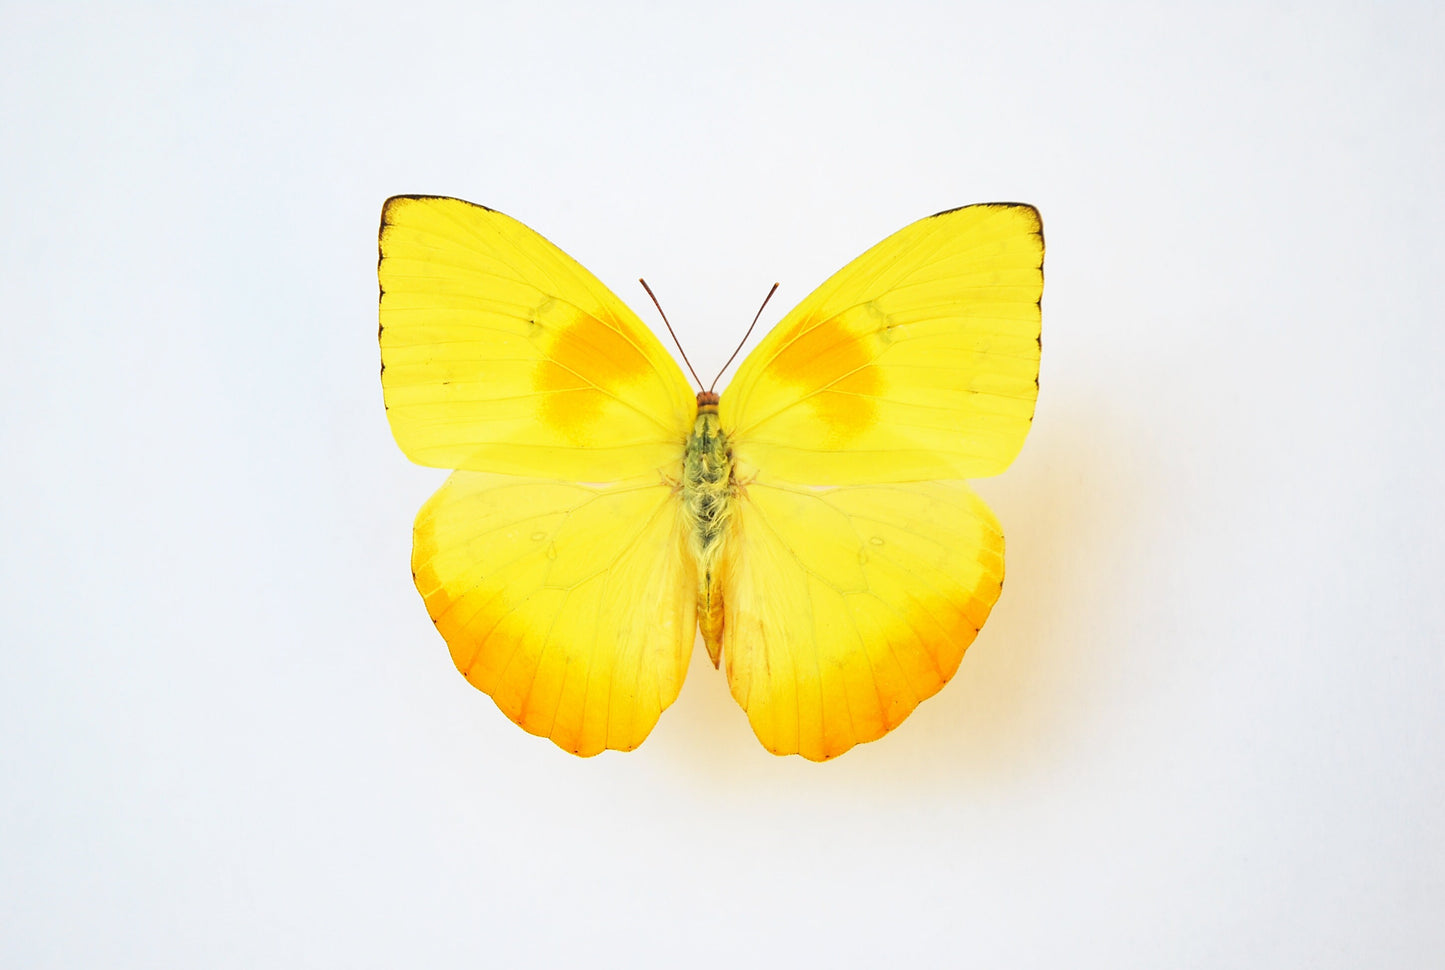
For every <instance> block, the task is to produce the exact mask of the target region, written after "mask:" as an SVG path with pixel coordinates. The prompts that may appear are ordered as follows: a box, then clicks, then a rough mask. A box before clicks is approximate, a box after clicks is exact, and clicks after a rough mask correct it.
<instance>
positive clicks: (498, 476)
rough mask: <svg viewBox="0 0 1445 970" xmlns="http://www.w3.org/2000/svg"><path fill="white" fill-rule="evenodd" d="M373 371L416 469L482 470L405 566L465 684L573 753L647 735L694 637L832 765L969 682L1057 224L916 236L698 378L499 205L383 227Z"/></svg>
mask: <svg viewBox="0 0 1445 970" xmlns="http://www.w3.org/2000/svg"><path fill="white" fill-rule="evenodd" d="M380 252H381V255H380V262H379V265H378V276H379V279H380V283H381V360H382V375H381V383H382V388H383V391H384V394H385V399H386V408H387V417H388V419H389V420H390V422H391V430H392V433H393V434H394V435H395V436H396V440H397V443H398V444H399V445H400V446H401V448H402V450H403V451H404V452H406V455H407V457H408V458H410V459H411V460H412V461H414V462H417V463H419V464H422V465H432V466H435V467H439V468H453V469H459V471H456V472H454V473H453V474H452V476H451V477H450V478H449V479H447V482H446V484H445V485H443V486H442V487H441V489H439V490H438V491H437V493H436V494H435V495H433V496H432V497H431V499H429V500H428V501H427V503H426V504H425V505H424V506H423V507H422V509H421V512H420V513H418V515H417V518H416V526H415V535H414V547H413V553H412V572H413V575H414V576H415V579H416V586H417V589H418V590H419V591H420V592H421V594H422V597H423V598H424V599H425V601H426V607H427V611H428V612H429V613H430V614H431V617H432V620H433V621H434V622H435V623H436V626H437V629H438V630H439V631H441V634H442V636H443V637H444V638H445V639H446V642H447V644H448V646H449V647H450V648H451V654H452V659H453V660H454V661H455V662H456V665H457V669H459V670H460V671H461V672H462V674H463V676H465V677H466V678H467V680H469V681H470V682H471V683H472V684H473V685H475V686H476V687H477V688H479V689H480V690H483V691H485V692H486V693H488V694H490V695H491V697H492V699H493V700H494V701H496V703H497V706H498V707H500V708H501V709H502V712H503V713H505V714H506V715H507V716H508V717H510V718H511V719H512V720H513V721H515V722H516V723H517V724H519V725H521V726H522V727H523V728H524V729H525V730H527V731H529V732H531V733H532V734H536V735H540V736H542V737H546V738H550V739H551V740H552V741H553V742H555V743H556V744H557V745H559V746H561V747H562V748H564V749H566V750H567V751H571V752H573V753H574V754H579V755H593V754H596V753H597V752H599V751H601V750H603V749H604V748H614V749H618V750H623V751H627V750H631V749H632V748H635V747H637V745H639V744H641V743H642V741H643V739H645V738H646V737H647V735H648V732H649V731H651V730H652V727H653V725H654V724H656V723H657V719H658V716H659V715H660V714H661V713H662V711H663V709H664V708H666V707H667V706H668V705H669V704H671V703H672V702H673V700H674V699H675V698H676V697H677V694H678V691H679V690H680V689H681V687H682V680H683V676H684V675H685V674H686V672H687V667H688V660H689V657H690V656H691V654H692V649H693V642H694V640H695V638H696V635H697V631H698V628H699V627H701V630H702V634H703V638H704V640H705V642H706V645H707V650H708V655H709V656H710V657H711V658H712V662H713V665H714V666H716V665H717V664H718V662H719V658H721V659H722V661H723V663H724V667H725V669H726V671H727V678H728V685H729V687H730V688H731V690H732V695H733V697H734V698H736V700H737V702H738V703H739V704H740V705H741V706H742V708H743V710H744V711H746V712H747V717H748V721H749V722H750V723H751V725H752V728H753V731H754V732H755V733H756V734H757V736H758V740H759V741H761V742H762V743H763V745H764V746H765V747H766V748H767V749H768V750H769V751H772V752H774V753H776V754H795V753H796V754H801V755H803V757H805V758H810V759H813V760H818V761H821V760H824V759H827V758H832V757H834V756H836V755H839V754H842V753H843V752H844V751H847V750H848V749H849V748H851V747H853V745H855V744H858V743H859V742H862V741H872V740H874V739H876V738H879V737H881V736H882V735H883V734H885V733H886V732H888V731H889V730H891V729H893V728H894V727H897V726H898V724H899V723H900V722H901V721H902V720H903V719H904V718H905V717H907V716H908V714H909V713H910V712H911V711H912V710H913V709H914V708H915V707H916V706H917V705H918V703H919V701H921V700H923V699H924V698H927V697H930V696H932V695H933V694H934V693H936V692H937V691H938V690H939V688H941V687H942V686H943V685H944V683H945V682H946V681H947V680H948V679H949V678H950V677H951V676H953V673H954V671H955V670H957V669H958V665H959V661H960V660H962V658H963V652H964V650H965V649H966V648H967V647H968V645H969V644H970V643H971V642H972V641H973V638H974V636H975V635H976V634H977V632H978V630H979V628H980V627H981V626H982V625H983V622H984V620H985V619H986V618H987V617H988V613H989V610H990V609H991V608H992V606H993V604H994V601H995V600H996V599H997V598H998V594H999V589H1000V587H1001V584H1002V582H1003V550H1004V544H1003V534H1002V532H1001V530H1000V528H999V524H998V521H997V520H996V519H995V518H994V516H993V513H992V512H990V511H989V509H988V506H986V505H985V504H984V503H983V502H982V500H980V499H979V498H978V496H976V495H975V494H974V493H973V492H972V490H970V489H969V487H968V486H967V485H966V484H964V482H963V481H962V479H965V478H978V477H983V476H988V475H995V474H997V473H999V472H1001V471H1003V470H1004V468H1006V467H1007V466H1008V465H1009V463H1010V462H1011V461H1012V460H1013V458H1014V456H1015V455H1016V454H1018V451H1019V449H1020V448H1021V447H1022V445H1023V440H1024V436H1025V435H1026V434H1027V433H1028V429H1029V424H1030V422H1031V421H1032V419H1033V412H1034V401H1035V399H1036V397H1037V396H1038V369H1039V347H1040V342H1039V333H1040V330H1039V320H1040V314H1039V299H1040V296H1041V295H1042V292H1043V256H1044V240H1043V232H1042V226H1041V223H1040V221H1039V215H1038V212H1037V211H1036V210H1035V209H1034V208H1033V207H1032V206H1028V205H1019V204H1012V203H995V204H987V205H971V206H964V207H963V208H959V209H951V210H949V211H947V212H940V213H938V214H937V215H934V216H930V217H928V218H926V219H922V220H920V221H918V222H915V223H913V224H912V225H910V226H908V227H907V228H905V229H903V230H901V231H899V232H897V233H894V234H893V235H892V236H889V237H888V238H887V239H885V240H883V241H882V242H881V243H879V244H878V245H876V246H874V247H873V248H872V249H870V250H868V251H867V252H866V253H864V254H863V255H861V256H859V257H858V258H857V259H855V260H853V261H852V262H851V263H849V264H848V265H847V266H845V267H844V268H843V269H842V270H840V271H839V272H837V273H836V274H834V275H833V277H832V278H831V279H829V280H828V281H827V282H826V283H824V284H823V285H822V286H820V287H819V288H818V289H817V290H815V291H814V292H813V293H812V294H811V295H810V296H809V297H808V298H807V299H805V300H804V301H803V302H802V303H800V304H798V306H797V307H796V308H795V309H794V310H793V311H792V312H790V313H789V314H788V315H787V316H785V317H784V318H783V319H782V321H781V322H780V323H779V324H778V325H777V326H776V327H775V328H774V329H773V331H772V332H771V333H770V334H768V336H767V337H766V338H765V339H764V340H763V341H762V342H761V343H760V344H759V345H758V347H757V348H756V349H755V350H753V352H752V353H750V354H749V355H748V356H747V357H746V358H745V359H744V360H743V363H742V364H741V365H740V367H739V368H738V371H737V374H736V376H735V377H734V379H733V381H732V383H731V384H729V385H728V387H727V388H726V390H724V391H723V393H722V395H721V397H719V396H718V395H716V394H712V393H709V392H701V393H697V394H694V393H693V391H692V390H691V388H690V386H689V385H688V383H687V380H686V379H685V378H684V376H683V373H682V371H681V369H680V368H679V367H678V366H677V364H676V363H675V362H674V361H673V359H672V357H671V356H670V355H669V354H668V352H667V351H666V350H665V349H664V348H663V346H662V344H661V343H659V342H658V340H657V338H656V337H654V336H653V334H652V333H651V331H649V330H648V328H647V327H646V326H644V325H643V324H642V322H641V321H640V320H639V319H638V318H637V316H636V314H634V313H633V312H632V311H631V310H629V309H628V308H627V306H626V305H625V304H623V303H622V301H621V300H619V299H618V298H617V297H616V296H614V295H613V294H612V292H611V291H609V290H608V289H607V287H605V286H603V285H602V283H600V282H599V281H598V280H597V278H596V277H594V276H593V275H592V274H591V273H589V272H587V270H585V269H583V268H582V267H581V266H580V265H578V264H577V263H576V262H575V261H574V260H572V259H571V258H570V257H569V256H567V254H566V253H564V252H562V251H561V250H560V249H558V248H557V247H556V246H554V245H552V244H551V243H550V242H548V241H547V240H546V239H543V238H542V237H541V236H540V235H538V234H537V233H536V232H534V231H532V230H531V229H528V228H527V227H526V226H524V225H522V224H521V223H520V222H517V221H516V220H515V219H512V218H510V217H508V216H505V215H503V214H502V213H500V212H496V211H493V210H491V209H487V208H484V207H482V206H478V205H473V204H471V203H469V202H463V201H461V200H459V199H449V198H440V197H435V196H397V197H394V198H391V199H388V200H387V202H386V204H385V206H384V208H383V210H382V218H381V238H380Z"/></svg>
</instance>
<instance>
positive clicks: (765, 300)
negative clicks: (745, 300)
mask: <svg viewBox="0 0 1445 970" xmlns="http://www.w3.org/2000/svg"><path fill="white" fill-rule="evenodd" d="M776 292H778V284H776V283H774V284H773V288H772V289H771V290H768V295H767V296H765V297H763V306H760V307H758V312H757V313H754V314H753V322H752V323H750V324H748V332H747V333H745V334H743V339H742V340H741V341H740V342H739V343H738V349H737V350H734V351H733V355H732V356H731V357H729V358H728V362H727V364H723V365H722V370H720V371H718V372H717V377H714V378H713V379H712V384H711V385H709V386H708V389H707V390H708V393H709V394H711V393H712V389H713V388H714V387H717V382H718V381H719V380H721V379H722V376H723V375H724V374H726V373H727V369H728V364H731V363H732V362H733V361H734V360H736V359H737V356H738V354H739V353H741V352H742V349H743V347H744V345H746V344H747V342H748V337H750V336H752V333H753V327H756V326H757V325H758V318H759V317H761V316H762V315H763V307H766V306H767V305H768V301H769V300H771V299H772V298H773V294H774V293H776ZM694 376H695V375H694ZM698 384H699V386H701V384H702V382H701V381H699V382H698Z"/></svg>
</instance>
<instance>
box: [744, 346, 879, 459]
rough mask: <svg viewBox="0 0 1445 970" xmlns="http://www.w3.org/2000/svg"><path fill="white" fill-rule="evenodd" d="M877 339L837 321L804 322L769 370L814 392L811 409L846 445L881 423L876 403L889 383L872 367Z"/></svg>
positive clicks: (811, 398) (782, 378)
mask: <svg viewBox="0 0 1445 970" xmlns="http://www.w3.org/2000/svg"><path fill="white" fill-rule="evenodd" d="M805 327H806V329H804V328H805ZM873 340H874V335H873V334H872V333H869V332H864V333H859V332H856V331H854V330H850V329H849V328H848V327H847V325H846V324H845V323H844V322H843V321H842V320H841V318H838V317H834V318H832V319H829V320H824V321H822V322H821V323H818V324H816V325H814V326H811V327H809V326H808V324H807V323H806V322H805V323H804V325H803V326H802V327H800V328H799V333H798V336H796V337H794V338H793V340H792V342H791V343H789V344H788V345H787V346H786V347H784V348H783V349H782V351H780V352H779V353H778V355H777V356H776V357H774V358H773V360H772V363H771V365H770V369H771V370H772V372H773V374H774V375H775V376H776V377H777V378H778V379H779V380H782V381H786V382H788V383H791V384H795V385H797V386H799V387H800V388H805V389H807V391H809V392H811V396H809V397H808V398H807V399H806V400H807V404H808V406H809V407H811V408H812V409H813V411H814V413H815V414H816V415H817V416H818V419H819V420H820V421H822V422H823V423H824V424H825V425H826V426H827V427H828V428H829V429H830V430H831V431H832V432H833V435H834V437H835V438H836V439H838V440H839V441H847V440H849V439H851V438H854V437H856V436H857V435H859V434H861V433H862V432H864V431H866V430H868V429H869V428H871V427H872V426H873V425H874V424H875V423H876V422H877V420H878V404H877V402H876V401H875V400H874V398H875V397H876V396H877V395H879V394H880V393H881V392H882V390H883V387H884V381H883V376H882V374H881V373H880V372H879V370H878V368H877V367H876V366H874V364H873V358H874V356H875V351H874V349H873V346H872V344H873ZM835 443H837V442H835Z"/></svg>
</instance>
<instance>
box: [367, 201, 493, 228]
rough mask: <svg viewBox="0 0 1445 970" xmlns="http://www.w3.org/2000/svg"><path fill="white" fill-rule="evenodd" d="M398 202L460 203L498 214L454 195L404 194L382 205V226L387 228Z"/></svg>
mask: <svg viewBox="0 0 1445 970" xmlns="http://www.w3.org/2000/svg"><path fill="white" fill-rule="evenodd" d="M398 202H460V203H461V204H462V205H469V206H471V207H472V208H474V209H481V210H482V211H483V212H496V211H497V210H496V209H492V208H488V207H487V206H484V205H480V204H478V203H476V202H468V201H467V200H466V199H459V198H457V197H456V196H454V195H427V194H425V193H420V194H417V193H403V194H401V195H393V196H390V197H388V198H387V200H386V201H385V202H383V203H382V204H381V224H382V226H385V225H386V224H387V223H388V222H389V221H390V220H389V219H388V218H387V215H388V213H389V212H390V211H391V207H392V206H393V205H395V204H396V203H398Z"/></svg>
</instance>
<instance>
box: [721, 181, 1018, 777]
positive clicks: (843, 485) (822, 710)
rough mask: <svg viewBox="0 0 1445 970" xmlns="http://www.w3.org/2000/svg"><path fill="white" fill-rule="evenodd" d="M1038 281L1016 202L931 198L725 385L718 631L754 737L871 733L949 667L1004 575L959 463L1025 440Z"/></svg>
mask: <svg viewBox="0 0 1445 970" xmlns="http://www.w3.org/2000/svg"><path fill="white" fill-rule="evenodd" d="M1042 290H1043V234H1042V226H1041V223H1040V221H1039V217H1038V213H1037V212H1036V211H1035V210H1034V209H1033V208H1032V207H1029V206H1021V205H1006V204H1003V205H983V206H967V207H964V208H962V209H954V210H951V211H948V212H944V213H940V214H938V215H936V216H932V217H930V218H928V219H923V220H921V221H919V222H917V223H914V224H913V225H911V226H908V227H907V228H905V229H903V230H902V231H900V232H898V233H895V234H894V235H893V236H890V237H889V238H888V239H885V240H884V241H883V242H881V243H879V244H878V245H877V246H875V247H873V248H872V249H870V250H869V251H868V252H866V253H864V254H863V255H862V256H860V257H858V258H857V259H856V260H854V261H853V262H852V263H849V264H848V265H847V266H846V267H844V268H843V269H842V270H840V271H839V272H838V273H836V274H835V275H834V276H833V277H832V278H831V279H829V280H828V281H827V282H826V283H824V284H823V285H822V286H821V287H819V288H818V290H817V291H815V292H814V293H813V294H811V295H810V296H809V297H808V298H807V299H805V300H804V301H803V302H802V303H801V304H799V306H798V307H797V308H796V309H794V310H793V311H792V312H790V313H789V314H788V315H787V316H785V317H784V318H783V320H782V321H781V322H780V323H779V324H778V326H777V327H776V328H775V329H774V331H773V332H772V333H770V334H769V335H768V337H767V338H766V339H765V340H764V341H763V342H762V343H760V344H759V345H758V347H757V349H755V350H754V351H753V352H752V353H751V354H750V355H749V356H748V358H747V359H746V360H745V361H744V362H743V364H742V366H741V367H740V368H739V370H738V374H737V377H736V378H735V380H734V381H733V383H732V384H731V385H730V386H729V387H728V388H727V390H726V391H724V393H723V395H722V399H721V402H720V404H719V415H720V419H721V421H722V426H723V430H724V431H725V432H726V433H727V434H728V435H729V437H730V440H731V443H732V450H733V461H734V469H735V474H736V476H737V479H738V481H739V483H740V488H739V492H738V496H737V498H736V502H735V512H734V519H735V521H734V527H733V530H732V532H731V533H730V535H729V547H728V549H729V552H728V559H727V562H726V564H725V571H724V578H723V587H724V592H723V603H724V617H723V631H722V647H723V654H724V656H725V657H726V663H727V674H728V681H729V684H730V686H731V689H732V693H733V696H734V697H735V698H736V699H737V701H738V703H739V704H741V705H742V707H743V709H744V710H745V711H747V714H748V719H749V721H750V723H751V724H752V727H753V730H754V732H755V733H756V734H757V735H758V738H759V740H761V741H762V742H763V744H764V745H765V746H766V747H767V748H768V749H769V750H771V751H774V752H777V753H780V754H787V753H794V752H796V753H800V754H802V755H804V756H805V757H808V758H812V759H815V760H821V759H825V758H831V757H833V756H835V755H837V754H840V753H842V752H843V751H846V750H848V749H849V748H850V747H852V746H853V745H854V744H856V743H859V742H862V741H869V740H873V739H874V738H877V737H880V736H881V735H882V734H884V733H885V732H887V731H888V730H890V729H892V728H893V727H895V726H896V725H897V724H898V723H899V722H901V721H902V720H903V718H904V717H906V716H907V715H908V713H909V712H911V711H912V710H913V709H914V708H915V707H916V706H917V704H918V703H919V701H921V700H923V699H924V698H927V697H929V696H931V695H932V694H933V693H935V692H936V691H937V690H938V689H939V688H940V687H942V685H943V684H944V683H945V682H946V681H947V680H948V679H949V678H950V677H951V676H952V675H953V673H954V671H955V670H956V669H957V667H958V664H959V662H960V660H961V659H962V657H963V653H964V650H965V649H966V648H967V647H968V645H969V644H970V643H971V642H972V641H973V638H974V636H975V635H976V634H977V631H978V629H979V628H980V627H981V626H982V625H983V622H984V620H985V619H986V618H987V616H988V613H989V610H990V609H991V608H992V606H993V603H994V601H995V600H996V599H997V597H998V593H999V590H1000V588H1001V584H1002V582H1003V536H1002V532H1001V530H1000V529H999V526H998V522H997V520H996V519H995V518H994V516H993V514H992V513H991V512H990V511H989V509H988V508H987V506H986V505H984V503H983V502H982V501H981V500H980V499H979V498H978V497H977V496H976V495H974V493H973V492H972V491H971V490H970V489H969V488H968V487H967V486H966V485H965V484H963V483H962V482H961V481H959V479H962V478H966V477H979V476H985V475H993V474H996V473H998V472H1000V471H1002V470H1003V469H1004V468H1005V467H1006V466H1007V465H1008V464H1009V463H1010V462H1011V461H1012V460H1013V458H1014V456H1015V455H1016V454H1017V453H1018V450H1019V448H1020V447H1021V446H1022V444H1023V439H1024V436H1025V434H1026V433H1027V431H1028V428H1029V424H1030V422H1031V420H1032V416H1033V408H1034V401H1035V398H1036V396H1037V392H1038V380H1037V378H1038V361H1039V346H1040V344H1039V319H1040V314H1039V299H1040V296H1041V294H1042Z"/></svg>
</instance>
